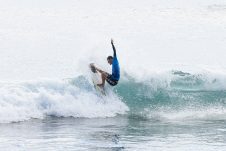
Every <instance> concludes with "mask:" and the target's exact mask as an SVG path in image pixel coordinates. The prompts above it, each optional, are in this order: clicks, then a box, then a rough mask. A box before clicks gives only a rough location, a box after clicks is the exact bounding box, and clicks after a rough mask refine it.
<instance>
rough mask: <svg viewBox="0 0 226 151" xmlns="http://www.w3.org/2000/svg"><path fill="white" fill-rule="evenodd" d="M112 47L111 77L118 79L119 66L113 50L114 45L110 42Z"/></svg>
mask: <svg viewBox="0 0 226 151" xmlns="http://www.w3.org/2000/svg"><path fill="white" fill-rule="evenodd" d="M112 48H113V51H114V57H113V61H112V76H111V79H112V80H115V81H118V80H119V79H120V68H119V62H118V59H117V55H116V50H115V46H114V45H113V43H112Z"/></svg>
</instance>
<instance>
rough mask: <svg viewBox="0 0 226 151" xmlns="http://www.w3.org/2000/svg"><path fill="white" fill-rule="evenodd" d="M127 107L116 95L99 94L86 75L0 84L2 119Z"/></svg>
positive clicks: (111, 112)
mask: <svg viewBox="0 0 226 151" xmlns="http://www.w3.org/2000/svg"><path fill="white" fill-rule="evenodd" d="M78 85H79V86H78ZM126 111H128V107H127V106H126V105H125V104H124V103H123V102H122V101H121V100H120V99H119V98H118V97H117V96H116V95H114V94H113V93H110V92H109V94H108V97H103V96H100V95H98V94H97V93H96V91H95V90H94V89H93V87H92V84H90V82H89V81H88V80H87V79H86V78H85V77H77V78H75V79H72V80H63V81H51V80H45V81H38V82H22V83H13V84H12V83H5V84H4V83H2V84H1V87H0V123H9V122H18V121H24V120H29V119H31V118H38V119H43V118H45V117H46V116H57V117H75V118H104V117H114V116H116V115H117V114H125V113H126Z"/></svg>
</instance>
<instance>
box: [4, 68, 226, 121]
mask: <svg viewBox="0 0 226 151" xmlns="http://www.w3.org/2000/svg"><path fill="white" fill-rule="evenodd" d="M106 91H107V96H101V95H100V94H98V93H97V92H96V90H95V89H94V88H93V85H92V82H91V81H90V78H89V76H87V75H81V76H78V77H75V78H69V79H63V80H59V81H56V80H55V81H54V80H42V81H27V82H17V83H1V86H0V123H9V122H18V121H24V120H29V119H31V118H38V119H43V118H45V117H46V116H57V117H75V118H104V117H115V116H117V115H125V114H126V115H129V116H130V117H141V118H148V119H149V118H151V119H152V118H153V119H156V118H157V119H174V120H175V119H186V118H189V119H192V118H194V119H195V118H202V117H203V118H206V117H207V116H208V117H216V116H215V115H217V116H220V115H222V117H225V115H226V78H225V76H224V75H219V74H214V73H196V74H193V73H189V72H183V71H177V70H172V71H169V72H165V73H161V74H159V75H157V74H153V76H149V77H145V78H143V79H141V78H137V77H135V76H132V75H129V74H127V73H124V74H123V76H122V79H121V80H120V82H119V84H118V86H116V87H110V86H108V85H107V86H106Z"/></svg>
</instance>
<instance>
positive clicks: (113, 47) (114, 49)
mask: <svg viewBox="0 0 226 151" xmlns="http://www.w3.org/2000/svg"><path fill="white" fill-rule="evenodd" d="M111 45H112V48H113V51H114V57H116V49H115V46H114V44H111Z"/></svg>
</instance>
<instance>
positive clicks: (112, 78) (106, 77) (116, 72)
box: [93, 39, 120, 87]
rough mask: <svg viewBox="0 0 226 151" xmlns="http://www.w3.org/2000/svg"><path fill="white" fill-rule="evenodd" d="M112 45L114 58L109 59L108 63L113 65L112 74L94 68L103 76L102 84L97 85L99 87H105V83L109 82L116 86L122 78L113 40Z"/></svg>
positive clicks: (109, 57)
mask: <svg viewBox="0 0 226 151" xmlns="http://www.w3.org/2000/svg"><path fill="white" fill-rule="evenodd" d="M111 45H112V48H113V52H114V53H113V56H108V57H107V62H108V63H109V64H110V65H112V74H109V73H107V72H105V71H103V70H101V69H99V68H97V67H95V66H94V65H93V66H94V68H95V69H96V70H97V71H98V72H99V73H100V74H101V79H102V83H100V84H97V85H98V86H99V87H104V84H105V81H107V82H108V83H109V84H110V85H111V86H115V85H117V84H118V81H119V78H120V68H119V62H118V59H117V55H116V49H115V46H114V41H113V39H111Z"/></svg>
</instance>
